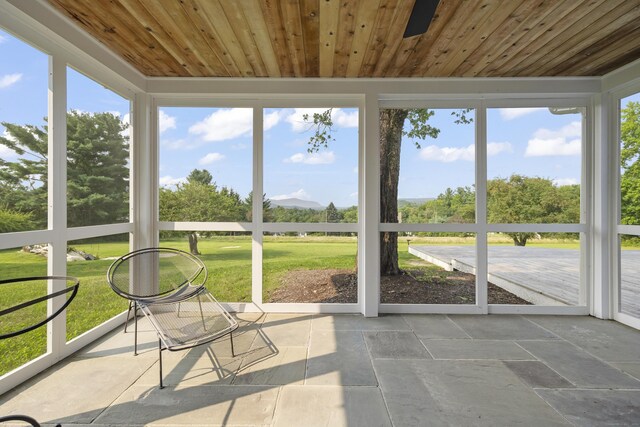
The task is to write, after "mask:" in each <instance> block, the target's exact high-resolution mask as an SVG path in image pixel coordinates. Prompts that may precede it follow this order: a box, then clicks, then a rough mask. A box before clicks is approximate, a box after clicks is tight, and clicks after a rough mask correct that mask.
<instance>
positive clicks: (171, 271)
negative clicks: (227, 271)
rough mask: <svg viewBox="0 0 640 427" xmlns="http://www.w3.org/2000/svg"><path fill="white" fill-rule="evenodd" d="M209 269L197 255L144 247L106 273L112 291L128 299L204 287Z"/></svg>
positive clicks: (123, 258) (131, 253) (125, 257)
mask: <svg viewBox="0 0 640 427" xmlns="http://www.w3.org/2000/svg"><path fill="white" fill-rule="evenodd" d="M207 276H208V273H207V268H206V266H205V265H204V263H203V262H202V261H201V260H200V259H199V258H198V257H196V256H194V255H192V254H190V253H188V252H185V251H181V250H179V249H173V248H145V249H139V250H137V251H133V252H130V253H128V254H126V255H123V256H122V257H120V258H118V259H117V260H115V261H114V262H113V264H111V266H110V267H109V270H108V271H107V280H108V281H109V285H111V288H112V289H113V290H114V291H115V292H116V293H117V294H118V295H120V296H121V297H124V298H127V299H144V298H153V297H158V296H162V295H168V294H171V293H173V292H175V291H177V290H179V289H181V288H183V287H185V286H195V287H202V286H204V284H205V283H206V281H207Z"/></svg>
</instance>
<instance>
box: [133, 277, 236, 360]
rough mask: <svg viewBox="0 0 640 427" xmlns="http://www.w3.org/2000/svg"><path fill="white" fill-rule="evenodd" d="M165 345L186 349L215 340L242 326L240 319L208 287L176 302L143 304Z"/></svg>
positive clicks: (172, 349)
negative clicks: (237, 320)
mask: <svg viewBox="0 0 640 427" xmlns="http://www.w3.org/2000/svg"><path fill="white" fill-rule="evenodd" d="M140 308H141V310H142V312H143V313H144V315H145V316H146V317H147V319H149V321H150V322H151V323H152V324H153V326H154V328H155V329H156V331H157V332H158V336H159V338H160V340H161V341H162V344H163V346H164V347H165V348H166V349H168V350H170V351H178V350H184V349H187V348H191V347H195V346H197V345H201V344H205V343H207V342H211V341H214V340H216V339H218V338H220V337H222V336H223V335H226V334H228V333H230V332H232V331H233V330H235V329H236V328H237V327H238V323H237V322H236V321H235V319H234V318H233V317H231V316H230V315H229V314H228V313H227V311H226V310H225V309H224V307H222V306H221V305H220V303H218V301H216V299H215V298H214V297H213V295H211V293H209V291H207V290H206V289H205V288H201V290H200V292H198V293H197V294H195V295H192V296H191V297H189V298H186V299H182V300H180V301H179V302H173V303H162V304H158V303H155V302H154V303H153V304H149V305H144V304H141V305H140Z"/></svg>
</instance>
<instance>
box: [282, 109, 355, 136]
mask: <svg viewBox="0 0 640 427" xmlns="http://www.w3.org/2000/svg"><path fill="white" fill-rule="evenodd" d="M325 111H327V109H326V108H294V109H293V113H291V114H289V115H288V116H287V117H285V121H286V122H287V123H289V124H290V125H291V130H292V131H294V132H298V133H301V132H306V131H308V130H309V128H310V125H309V123H307V122H305V120H304V115H305V114H308V115H309V121H310V122H311V123H313V114H314V113H324V112H325ZM331 120H332V121H333V125H334V126H335V127H337V128H353V127H358V111H353V112H349V113H347V112H345V111H344V110H343V109H341V108H334V109H333V110H332V111H331Z"/></svg>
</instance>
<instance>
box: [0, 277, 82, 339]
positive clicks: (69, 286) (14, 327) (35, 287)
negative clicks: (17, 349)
mask: <svg viewBox="0 0 640 427" xmlns="http://www.w3.org/2000/svg"><path fill="white" fill-rule="evenodd" d="M50 280H59V281H64V282H65V283H66V286H65V287H64V288H63V289H60V290H58V291H55V292H49V291H48V288H49V287H48V285H47V282H48V281H50ZM0 286H2V289H1V291H2V292H4V291H5V289H7V290H8V291H9V292H11V293H12V294H13V296H14V297H12V298H7V299H6V300H5V298H3V300H4V301H3V302H7V305H5V304H2V303H0V339H4V338H11V337H15V336H18V335H21V334H24V333H27V332H29V331H33V330H34V329H36V328H39V327H40V326H43V325H44V324H46V323H47V322H49V321H51V320H52V319H53V318H54V317H56V316H57V315H59V314H60V313H62V312H63V311H64V309H66V308H67V306H68V305H69V304H70V303H71V301H72V300H73V299H74V298H75V296H76V294H77V293H78V287H79V286H80V282H79V281H78V279H77V278H75V277H71V276H37V277H22V278H16V279H5V280H0ZM67 294H69V296H66V295H67ZM4 297H6V295H5V296H4ZM65 297H66V299H65V300H64V302H63V303H62V304H61V305H60V306H59V307H58V308H57V310H55V311H54V312H52V313H51V314H47V310H46V304H47V302H48V300H50V299H54V298H65Z"/></svg>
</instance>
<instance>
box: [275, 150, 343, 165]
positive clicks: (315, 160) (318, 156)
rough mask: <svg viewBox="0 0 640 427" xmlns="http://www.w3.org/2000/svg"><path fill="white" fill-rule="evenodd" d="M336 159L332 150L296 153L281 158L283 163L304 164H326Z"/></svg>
mask: <svg viewBox="0 0 640 427" xmlns="http://www.w3.org/2000/svg"><path fill="white" fill-rule="evenodd" d="M335 161H336V155H335V154H334V152H333V151H321V152H319V153H296V154H294V155H293V156H291V157H288V158H286V159H284V160H283V162H285V163H304V164H306V165H328V164H331V163H333V162H335Z"/></svg>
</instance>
